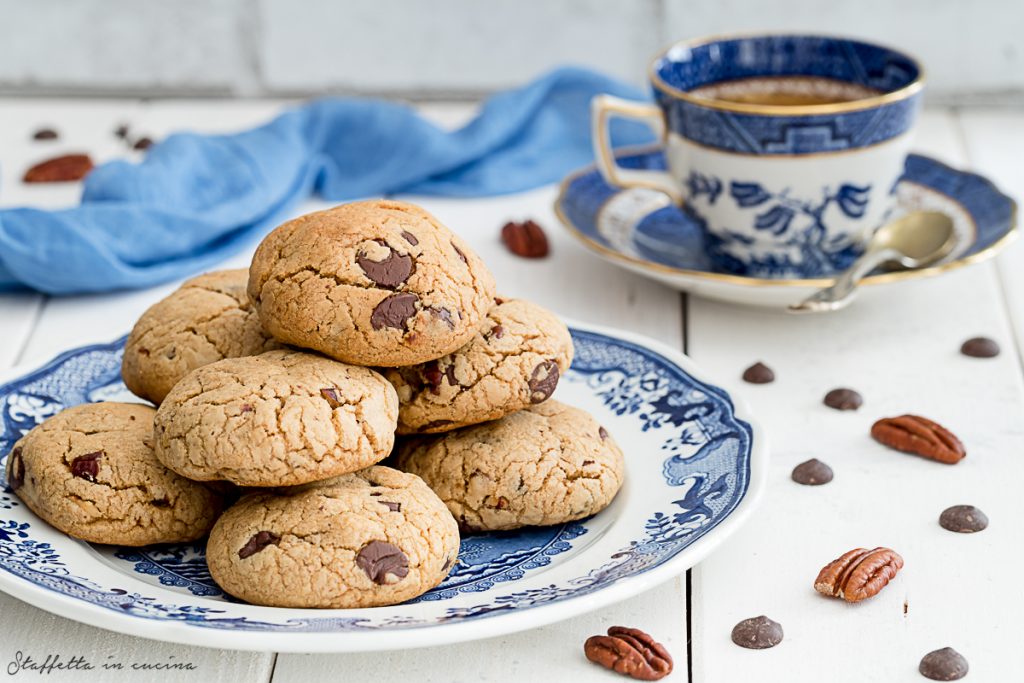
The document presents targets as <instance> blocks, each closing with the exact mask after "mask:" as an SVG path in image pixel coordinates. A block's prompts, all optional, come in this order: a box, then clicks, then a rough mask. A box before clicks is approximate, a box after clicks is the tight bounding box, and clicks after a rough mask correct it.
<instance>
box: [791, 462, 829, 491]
mask: <svg viewBox="0 0 1024 683" xmlns="http://www.w3.org/2000/svg"><path fill="white" fill-rule="evenodd" d="M792 476H793V481H795V482H796V483H798V484H803V485H804V486H821V485H822V484H827V483H829V482H830V481H832V468H831V467H829V466H828V465H826V464H825V463H823V462H822V461H820V460H818V459H817V458H811V459H810V460H808V461H807V462H802V463H800V464H799V465H797V466H796V467H794V468H793V475H792Z"/></svg>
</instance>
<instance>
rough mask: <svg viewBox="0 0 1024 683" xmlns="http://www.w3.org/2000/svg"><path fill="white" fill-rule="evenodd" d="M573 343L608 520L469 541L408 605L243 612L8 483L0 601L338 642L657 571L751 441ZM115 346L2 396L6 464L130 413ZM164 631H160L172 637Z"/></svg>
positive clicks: (606, 355)
mask: <svg viewBox="0 0 1024 683" xmlns="http://www.w3.org/2000/svg"><path fill="white" fill-rule="evenodd" d="M572 334H573V339H574V342H575V345H576V358H575V360H574V362H573V366H572V369H571V370H570V371H569V372H567V373H566V375H565V377H564V378H563V383H562V385H561V386H560V387H559V397H560V398H562V399H563V400H567V401H568V402H570V403H573V404H576V405H580V406H582V407H584V408H587V409H589V410H590V411H591V412H593V413H595V414H596V415H598V417H599V419H601V420H602V422H603V424H605V425H606V426H607V427H608V429H609V431H610V432H611V433H612V434H613V436H614V435H618V438H619V439H620V441H621V443H622V444H623V445H624V446H625V447H626V456H627V485H626V488H624V489H623V492H621V493H620V494H619V496H618V498H617V499H616V500H615V501H614V502H613V504H612V506H610V507H609V508H608V509H607V510H605V511H603V512H602V513H600V514H598V515H596V516H594V517H591V518H588V519H585V520H581V521H578V522H573V523H569V524H563V525H561V526H556V527H546V528H528V529H522V530H518V531H515V532H505V533H491V534H481V535H476V536H469V537H466V538H464V539H463V542H462V546H461V549H460V554H459V557H458V561H457V563H456V565H455V567H454V569H453V570H452V572H451V574H450V575H449V576H448V577H447V579H446V580H445V581H444V582H443V583H442V584H441V585H440V586H438V587H436V588H435V589H434V590H432V591H430V592H428V593H426V594H425V595H423V596H421V597H420V598H418V599H416V600H413V601H410V602H408V603H405V604H403V605H397V606H395V607H391V608H376V609H373V610H347V611H339V610H336V611H317V610H282V609H275V608H265V607H256V606H252V605H246V604H242V603H239V602H238V601H235V600H233V599H231V598H230V597H228V596H225V595H224V594H223V593H222V591H221V590H220V589H219V587H218V586H217V585H216V583H214V582H213V580H212V579H211V578H210V575H209V572H208V570H207V568H206V564H205V559H204V548H203V545H202V544H201V543H198V544H183V545H176V546H152V547H147V548H118V547H105V546H97V545H88V544H85V543H82V542H79V541H75V540H73V539H70V538H67V537H66V536H64V535H63V534H60V533H59V532H57V531H56V530H55V529H53V528H51V527H49V526H48V525H46V524H45V523H43V522H41V521H40V520H39V519H38V518H36V517H35V516H34V515H32V513H31V512H30V511H28V510H27V509H26V508H25V507H24V505H22V504H21V503H20V501H19V500H18V499H17V497H16V496H15V495H14V494H13V493H12V492H11V490H10V489H9V488H7V487H6V486H5V487H4V488H3V489H0V588H3V589H4V590H6V591H7V592H12V593H14V594H15V595H20V594H21V593H23V592H24V591H25V590H27V589H28V588H29V587H31V588H32V589H34V590H42V591H43V592H44V593H43V594H44V595H46V596H48V599H50V600H57V601H58V604H59V606H60V607H59V608H58V611H62V613H63V612H64V608H65V607H66V611H67V612H68V616H74V614H75V613H76V610H75V609H72V607H73V606H74V605H72V604H71V603H69V602H68V601H71V602H72V603H76V602H80V603H85V604H87V605H90V606H92V607H95V608H102V609H103V610H107V611H110V612H114V613H117V614H118V615H124V616H129V617H132V618H133V619H136V620H142V621H143V622H145V621H156V622H180V623H181V624H183V625H185V626H187V627H189V628H193V627H200V628H204V629H216V630H218V631H244V632H253V631H259V632H268V633H271V632H272V633H325V632H339V633H340V632H346V633H347V632H368V631H381V630H395V629H413V628H422V627H427V626H441V625H447V624H455V623H459V622H465V621H472V620H477V619H481V618H485V617H501V616H503V615H508V614H511V613H513V612H521V611H522V610H530V609H532V608H535V607H539V606H543V605H546V604H550V603H556V602H562V601H569V600H572V599H575V598H579V597H581V596H589V595H593V594H596V593H599V592H600V591H603V590H605V589H608V588H611V587H614V586H616V584H619V583H620V582H623V581H627V580H631V579H635V578H636V577H639V576H642V575H644V574H645V573H646V572H650V571H652V570H657V569H658V568H663V567H665V566H667V565H669V564H671V563H672V562H673V559H674V558H676V557H677V556H679V555H680V554H681V553H683V552H684V551H685V550H687V548H688V547H690V546H691V545H692V544H694V543H695V542H697V541H698V540H699V539H701V538H702V537H704V536H706V535H708V534H711V533H712V532H714V531H715V529H716V527H718V526H719V525H720V524H722V522H723V521H725V520H726V519H727V518H728V517H729V516H730V515H731V514H732V513H733V512H734V511H735V510H736V509H737V507H738V506H740V505H741V503H743V501H744V500H745V498H746V497H747V496H748V495H749V493H750V487H751V481H752V479H751V475H752V467H753V465H752V460H753V455H754V452H755V449H754V431H753V428H752V427H751V426H750V424H749V423H748V422H747V421H745V420H744V419H741V418H740V417H738V416H737V414H736V408H735V406H734V404H733V401H732V400H731V399H730V397H729V395H728V394H727V393H726V392H725V391H723V390H721V389H719V388H717V387H715V386H712V385H710V384H707V383H706V382H703V381H700V380H698V379H696V378H695V377H694V376H692V375H691V374H690V373H689V372H688V371H686V370H684V369H683V368H682V367H681V366H680V364H679V363H680V362H682V361H679V362H674V361H672V360H670V359H669V358H667V357H666V356H665V355H663V354H662V353H659V352H656V351H652V350H650V349H649V348H647V347H645V346H644V345H642V344H640V343H637V342H634V341H630V340H628V339H622V338H618V337H616V336H612V335H610V334H605V333H602V332H598V331H591V330H587V329H578V328H574V329H572ZM123 344H124V340H123V339H121V340H118V341H116V342H113V343H111V344H106V345H97V346H89V347H84V348H80V349H74V350H71V351H68V352H67V353H64V354H62V355H61V356H59V357H58V358H56V359H55V360H54V361H52V362H51V363H49V364H47V365H46V366H45V367H43V368H41V369H39V370H37V371H35V372H32V373H29V374H27V375H25V376H23V377H20V378H18V379H16V380H14V381H12V382H9V383H8V384H6V385H4V386H2V387H0V454H3V456H4V459H5V460H6V457H7V455H8V453H9V451H10V449H11V447H12V445H13V443H14V442H15V441H16V440H17V439H18V438H20V436H21V435H23V434H24V433H26V432H27V431H28V430H29V429H31V428H32V427H33V426H35V425H36V424H38V423H39V422H41V421H42V420H44V419H46V418H47V417H49V416H51V415H53V414H55V413H56V412H58V411H59V410H60V409H62V408H64V407H66V406H70V405H74V404H77V403H81V402H84V401H89V400H131V399H130V396H129V395H128V394H127V393H126V390H125V389H124V387H123V385H122V384H121V381H120V376H119V372H120V365H121V354H122V351H123ZM760 457H763V454H762V456H760ZM630 486H635V487H637V491H635V492H630V491H629V489H630ZM733 526H734V525H733ZM687 566H688V565H687ZM685 568H686V566H681V567H678V569H677V571H681V570H682V569H685ZM549 620H550V618H549ZM97 623H98V624H99V625H105V626H106V625H108V624H106V623H105V622H102V621H97ZM109 627H114V626H109ZM132 628H145V625H144V624H137V626H136V627H132ZM123 629H124V630H128V629H129V627H128V626H124V627H123ZM132 632H135V631H134V630H133V631H132ZM168 633H169V632H167V631H160V634H161V636H165V635H166V637H172V636H171V635H167V634H168ZM463 637H471V636H463ZM181 639H182V640H183V641H188V640H189V638H186V637H185V636H181ZM192 640H194V638H192ZM240 646H242V647H245V646H247V645H246V644H243V645H240Z"/></svg>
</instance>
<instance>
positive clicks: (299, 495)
mask: <svg viewBox="0 0 1024 683" xmlns="http://www.w3.org/2000/svg"><path fill="white" fill-rule="evenodd" d="M458 551H459V531H458V528H457V526H456V524H455V520H454V519H452V516H451V514H450V513H449V512H448V510H447V509H446V508H445V506H444V504H443V503H442V502H441V501H440V500H438V498H437V496H436V495H434V493H433V492H432V491H431V490H430V489H429V488H428V487H427V485H426V484H424V483H423V481H422V480H420V478H419V477H415V476H413V475H411V474H404V473H402V472H399V471H397V470H393V469H391V468H388V467H370V468H367V469H365V470H362V471H359V472H355V473H353V474H346V475H343V476H340V477H336V478H334V479H330V480H327V481H323V482H317V483H315V484H309V485H306V486H298V487H294V488H292V489H278V490H276V491H269V492H261V493H253V494H250V495H247V496H245V497H243V498H242V499H241V500H240V501H239V502H238V503H236V504H235V505H234V506H232V507H231V508H230V509H229V510H228V511H227V512H225V513H224V515H223V516H221V518H220V519H219V520H218V521H217V524H216V526H215V527H214V528H213V531H212V532H211V533H210V541H209V543H208V545H207V548H206V561H207V563H208V564H209V566H210V574H211V575H212V576H213V578H214V580H215V581H216V582H217V583H218V584H219V585H220V587H221V588H223V589H224V590H225V591H227V592H228V593H230V594H231V595H234V596H236V597H238V598H241V599H243V600H246V601H247V602H251V603H255V604H258V605H271V606H276V607H329V608H337V609H345V608H354V607H377V606H381V605H394V604H397V603H400V602H404V601H406V600H410V599H412V598H414V597H416V596H418V595H420V594H422V593H424V592H426V591H428V590H430V589H431V588H433V587H434V586H436V585H437V584H439V583H441V581H442V580H444V577H445V576H447V575H448V571H449V570H450V569H451V567H452V565H453V564H454V563H455V559H456V556H457V555H458Z"/></svg>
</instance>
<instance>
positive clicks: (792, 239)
mask: <svg viewBox="0 0 1024 683" xmlns="http://www.w3.org/2000/svg"><path fill="white" fill-rule="evenodd" d="M650 78H651V83H652V85H653V88H654V96H655V101H656V104H655V105H648V104H644V103H638V102H630V101H627V100H622V99H618V98H615V97H611V96H609V95H602V96H599V97H597V98H595V99H594V102H593V127H594V149H595V154H596V157H597V161H598V168H599V169H600V170H601V173H602V175H604V177H605V179H606V180H607V181H608V182H609V183H611V184H614V185H618V186H621V187H648V188H654V189H657V190H661V191H663V192H665V193H667V194H669V195H670V196H671V197H672V198H673V199H674V200H676V201H677V202H680V203H683V204H684V205H685V206H686V208H687V209H688V210H689V211H691V212H692V213H694V214H696V215H697V216H698V217H699V218H700V219H702V220H703V221H704V224H705V228H706V229H705V238H706V243H707V250H708V254H709V256H710V257H711V260H712V262H713V263H714V264H715V267H716V268H717V269H719V270H721V271H725V272H729V273H735V274H739V275H747V276H751V277H762V278H810V277H818V276H827V275H830V274H833V273H835V272H837V271H840V270H843V269H844V268H846V267H847V266H848V265H849V264H850V262H851V261H852V260H853V259H854V258H856V257H857V256H858V255H859V254H860V253H861V252H862V251H863V248H864V244H865V242H866V241H867V240H868V238H869V237H870V236H871V234H872V232H874V230H875V229H876V228H878V227H879V226H880V225H881V224H882V223H883V222H884V220H885V218H886V217H887V215H888V213H889V211H890V209H891V208H892V206H893V203H894V197H893V194H892V189H893V186H894V184H895V182H896V180H897V179H898V178H899V176H900V174H901V172H902V169H903V161H904V158H905V157H906V154H907V151H908V148H909V146H910V142H911V132H912V130H913V126H914V123H915V120H916V118H917V112H918V109H919V108H920V100H921V91H922V88H923V85H924V72H923V69H922V67H921V66H920V64H918V62H917V61H916V60H914V59H913V58H911V57H909V56H907V55H905V54H903V53H901V52H898V51H896V50H893V49H890V48H886V47H881V46H879V45H873V44H870V43H866V42H863V41H859V40H853V39H847V38H836V37H826V36H810V35H758V36H749V37H735V38H714V39H704V40H697V41H693V42H684V43H678V44H676V45H674V46H672V47H670V48H669V49H668V50H666V51H665V52H664V53H662V54H661V55H660V56H658V57H657V58H656V59H655V60H654V63H653V64H652V66H651V73H650ZM610 116H621V117H627V118H635V119H639V120H641V121H644V122H646V123H648V124H649V125H650V126H651V127H652V128H653V129H654V130H655V131H656V132H657V133H658V134H659V135H660V136H661V139H662V141H663V143H664V145H665V150H666V157H667V159H668V171H667V172H662V171H652V170H636V169H626V168H622V167H620V166H618V165H617V164H616V163H615V159H614V156H613V154H612V150H611V146H610V144H609V140H608V120H609V117H610Z"/></svg>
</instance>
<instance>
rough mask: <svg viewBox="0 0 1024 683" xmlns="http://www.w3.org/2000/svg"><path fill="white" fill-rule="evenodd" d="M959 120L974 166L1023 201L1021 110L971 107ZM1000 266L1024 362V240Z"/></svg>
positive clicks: (1023, 120) (1004, 256)
mask: <svg viewBox="0 0 1024 683" xmlns="http://www.w3.org/2000/svg"><path fill="white" fill-rule="evenodd" d="M959 122H960V127H961V129H962V130H963V135H964V142H965V144H966V145H967V158H968V159H969V160H970V162H971V167H972V168H973V169H974V170H976V171H977V172H979V173H984V174H987V175H988V176H989V178H990V179H991V180H992V181H993V182H994V183H995V184H996V186H998V187H999V189H1001V190H1002V191H1003V192H1006V193H1008V194H1009V195H1010V196H1011V197H1014V198H1015V199H1016V200H1017V201H1018V202H1020V201H1022V198H1024V167H1022V166H1021V158H1020V157H1021V152H1022V151H1024V118H1022V116H1021V113H1020V111H1017V110H1007V109H990V110H984V109H982V110H977V109H970V110H965V111H963V112H961V113H960V116H959ZM1018 220H1020V216H1018ZM996 269H997V271H998V272H999V281H1000V283H1001V284H1002V289H1003V296H1004V297H1005V300H1006V307H1007V313H1008V315H1009V316H1010V319H1011V321H1012V323H1013V327H1014V332H1015V336H1016V342H1017V353H1018V354H1019V355H1020V358H1021V362H1024V240H1017V242H1016V243H1015V244H1012V245H1010V247H1009V248H1008V249H1006V251H1004V252H1003V253H1002V254H1001V255H1000V256H999V257H998V258H997V259H996ZM1006 350H1007V351H1009V348H1007V349H1006Z"/></svg>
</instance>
